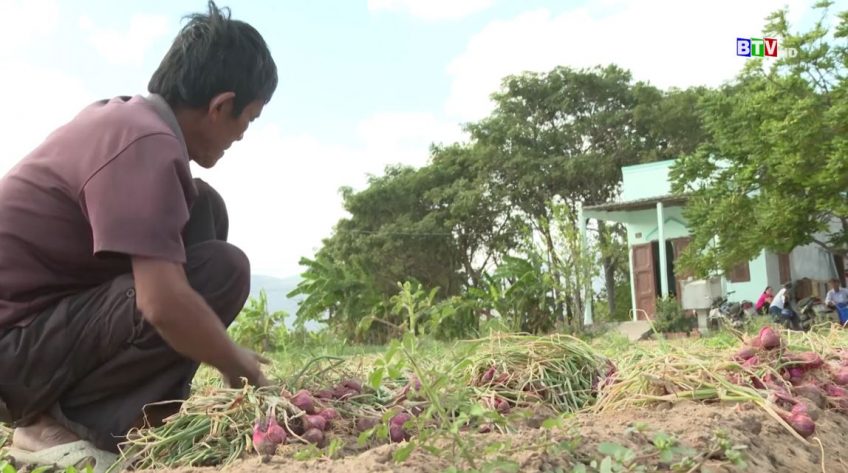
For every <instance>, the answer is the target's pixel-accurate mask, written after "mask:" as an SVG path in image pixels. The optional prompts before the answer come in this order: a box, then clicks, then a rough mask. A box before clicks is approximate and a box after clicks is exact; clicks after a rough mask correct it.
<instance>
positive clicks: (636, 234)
mask: <svg viewBox="0 0 848 473" xmlns="http://www.w3.org/2000/svg"><path fill="white" fill-rule="evenodd" d="M681 210H682V209H681V207H663V217H664V218H665V226H664V227H663V231H664V232H665V235H663V236H664V237H665V239H666V240H671V239H672V238H680V237H685V236H687V235H689V230H688V229H687V228H686V219H684V218H683V214H682V212H681ZM628 220H629V221H630V222H631V223H628V224H627V225H626V227H627V243H628V244H629V245H630V246H633V245H641V244H642V243H648V242H650V241H655V240H657V239H658V238H659V236H658V235H657V231H658V230H659V227H658V225H657V209H656V208H653V209H650V210H634V211H631V212H628Z"/></svg>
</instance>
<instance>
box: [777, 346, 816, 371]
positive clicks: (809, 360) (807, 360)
mask: <svg viewBox="0 0 848 473" xmlns="http://www.w3.org/2000/svg"><path fill="white" fill-rule="evenodd" d="M784 358H785V359H786V360H787V361H790V362H792V365H793V367H797V368H801V369H803V370H812V369H816V368H820V367H821V366H822V365H823V364H824V360H822V357H820V356H819V354H818V353H815V352H811V351H808V352H804V353H787V354H785V355H784Z"/></svg>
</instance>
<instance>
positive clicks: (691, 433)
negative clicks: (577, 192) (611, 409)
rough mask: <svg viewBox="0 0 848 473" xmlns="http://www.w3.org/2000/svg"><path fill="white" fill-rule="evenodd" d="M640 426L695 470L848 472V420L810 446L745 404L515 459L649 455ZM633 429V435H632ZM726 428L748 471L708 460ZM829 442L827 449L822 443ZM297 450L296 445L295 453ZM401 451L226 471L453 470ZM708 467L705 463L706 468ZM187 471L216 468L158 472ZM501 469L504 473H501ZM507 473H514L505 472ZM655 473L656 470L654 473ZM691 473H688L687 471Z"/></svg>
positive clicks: (638, 418) (615, 417)
mask: <svg viewBox="0 0 848 473" xmlns="http://www.w3.org/2000/svg"><path fill="white" fill-rule="evenodd" d="M637 423H644V424H646V426H647V427H648V428H647V431H646V433H647V434H648V436H650V434H651V433H653V432H657V431H662V432H665V433H667V434H669V435H672V436H674V437H676V438H677V439H679V440H680V442H681V444H683V445H684V446H687V447H691V448H693V449H694V450H696V451H697V452H699V454H700V458H699V464H698V465H695V466H694V469H690V470H689V471H693V472H695V471H711V472H730V471H747V472H755V473H760V472H762V473H766V472H787V473H789V472H819V471H824V472H831V473H834V472H848V445H846V441H845V439H846V432H848V416H845V415H842V414H838V413H834V412H832V411H830V412H825V413H823V415H822V417H821V418H820V419H819V420H818V421H817V423H816V425H817V429H818V430H817V432H816V434H815V435H814V436H813V437H811V438H810V442H809V444H808V445H803V444H801V443H800V442H799V440H797V439H796V438H795V437H794V436H793V435H791V434H790V433H789V432H787V431H786V430H785V429H784V428H783V427H782V426H781V425H780V424H779V423H778V422H777V421H775V420H774V419H772V418H770V417H769V416H768V415H767V414H766V413H764V412H763V411H761V410H758V409H756V408H753V407H750V408H743V407H742V405H737V406H733V405H727V404H725V405H719V404H713V405H704V404H697V403H694V402H684V403H680V404H677V405H675V406H674V407H670V408H665V409H656V410H645V409H640V410H635V411H632V412H627V413H614V414H603V415H594V414H583V415H580V416H578V417H577V419H576V425H577V428H578V429H579V438H581V440H582V441H581V442H580V445H579V446H577V447H576V448H574V449H573V450H571V451H544V450H543V449H540V448H530V449H525V450H519V451H517V452H514V453H512V454H511V455H510V458H511V459H512V460H513V461H514V462H515V463H517V466H518V469H517V470H513V471H521V472H536V471H538V472H548V471H563V472H570V471H572V469H573V465H574V464H575V460H578V461H583V462H587V463H588V461H589V459H592V458H594V459H600V458H601V457H602V456H603V455H600V454H599V453H598V452H597V446H598V445H599V444H600V443H601V442H613V443H616V444H619V445H622V446H625V447H628V448H630V449H632V450H633V451H635V452H640V451H648V450H650V449H646V448H645V447H649V445H648V439H647V438H646V437H645V436H641V435H639V434H636V433H633V432H632V431H629V429H628V427H632V426H634V425H636V424H637ZM631 430H632V429H631ZM719 430H724V431H726V432H727V434H728V438H729V440H730V441H731V442H732V443H733V444H735V445H742V446H745V447H746V448H745V450H743V455H744V459H745V462H746V463H747V467H746V468H744V469H741V468H737V467H734V466H732V465H731V464H730V463H729V462H728V461H723V460H721V459H709V458H705V457H706V453H707V452H709V451H710V449H711V438H712V437H713V434H714V433H715V432H717V431H719ZM544 435H545V431H543V430H539V429H531V428H526V429H524V430H522V431H521V432H519V433H516V434H511V435H497V434H489V435H477V438H479V440H480V441H481V442H491V441H495V440H497V441H504V442H512V444H513V445H521V444H530V443H532V442H534V441H538V440H540V438H541V437H542V436H544ZM552 437H553V438H552V439H553V440H554V441H563V440H569V439H573V438H574V436H573V435H569V433H568V432H565V431H561V430H554V431H553V434H552ZM819 441H820V442H821V444H820V443H819ZM287 448H291V447H287ZM395 448H397V446H391V445H385V446H381V447H377V448H374V449H371V450H367V451H365V452H360V453H356V454H351V455H348V456H345V457H343V458H340V459H336V460H310V461H298V460H295V459H293V458H292V457H291V452H290V451H286V450H283V451H281V452H280V453H279V454H278V455H277V456H276V457H274V458H273V459H272V460H271V461H270V462H268V463H262V462H261V461H260V459H259V458H258V457H253V458H251V459H248V460H244V461H241V462H239V463H236V464H234V465H231V466H230V467H228V468H226V469H225V471H230V472H234V473H242V472H254V471H255V472H301V471H302V472H307V471H308V472H322V473H347V472H387V471H397V472H409V473H411V472H441V471H444V470H445V469H446V468H447V467H449V466H450V465H449V462H448V461H447V460H445V459H444V458H439V457H437V456H433V455H429V454H427V453H426V452H423V451H417V452H415V453H413V454H412V456H411V457H410V458H409V459H408V460H407V461H406V462H404V463H402V464H397V463H394V462H393V460H392V451H393V450H394V449H395ZM701 461H702V462H701ZM639 464H641V465H645V466H647V467H649V468H650V467H655V468H657V469H658V470H659V471H673V470H670V469H669V468H668V465H664V464H662V463H661V462H660V461H659V459H658V458H657V457H656V455H654V456H653V457H651V456H648V457H647V458H643V459H641V461H640V462H639ZM157 471H159V472H160V473H164V472H165V471H169V472H180V473H195V472H196V473H201V472H203V473H205V472H211V471H217V469H215V468H184V469H180V470H157ZM493 471H498V470H493ZM504 471H506V470H504ZM648 471H650V470H648ZM682 471H686V470H682Z"/></svg>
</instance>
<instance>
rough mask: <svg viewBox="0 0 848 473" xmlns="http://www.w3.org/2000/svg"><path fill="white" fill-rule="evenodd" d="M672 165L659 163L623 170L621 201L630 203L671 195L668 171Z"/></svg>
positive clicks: (670, 162) (669, 162) (628, 167)
mask: <svg viewBox="0 0 848 473" xmlns="http://www.w3.org/2000/svg"><path fill="white" fill-rule="evenodd" d="M672 163H674V161H659V162H656V163H647V164H638V165H636V166H627V167H624V168H621V175H622V176H621V177H622V182H621V200H622V201H623V202H629V201H631V200H639V199H647V198H649V197H658V196H661V195H668V194H671V184H670V183H669V182H668V169H669V167H671V165H672Z"/></svg>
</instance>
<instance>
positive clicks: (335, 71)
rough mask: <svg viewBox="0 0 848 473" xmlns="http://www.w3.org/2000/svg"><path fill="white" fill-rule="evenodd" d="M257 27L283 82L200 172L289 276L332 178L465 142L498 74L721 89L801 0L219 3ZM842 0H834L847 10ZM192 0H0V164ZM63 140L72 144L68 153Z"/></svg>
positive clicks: (136, 70) (249, 236) (199, 6)
mask: <svg viewBox="0 0 848 473" xmlns="http://www.w3.org/2000/svg"><path fill="white" fill-rule="evenodd" d="M217 3H218V5H219V6H228V7H230V9H231V11H232V16H233V18H235V19H239V20H243V21H246V22H248V23H250V24H252V25H253V26H254V27H256V29H257V30H258V31H259V32H260V33H261V34H262V35H263V37H264V38H265V40H266V42H267V43H268V46H269V48H270V50H271V53H272V55H273V56H274V59H275V61H276V63H277V67H278V71H279V77H280V81H279V86H278V88H277V90H276V93H275V95H274V97H273V99H272V101H271V102H270V103H269V104H268V105H267V106H266V107H265V110H264V111H263V113H262V116H261V118H260V119H258V120H257V121H256V122H254V123H253V124H252V125H251V128H250V129H249V130H248V131H247V133H246V134H245V137H244V139H243V140H242V141H241V142H238V143H236V144H234V145H233V147H232V148H231V149H230V151H229V152H228V153H227V155H225V157H224V158H223V159H222V160H221V161H220V162H219V163H218V165H216V166H215V167H214V168H212V169H209V170H205V169H201V168H199V167H197V166H194V165H193V168H192V170H193V172H194V175H195V176H196V177H200V178H202V179H204V180H206V181H207V182H209V183H210V184H212V186H214V187H215V188H216V189H218V191H219V192H220V193H221V194H222V195H223V197H224V199H225V200H226V202H227V206H228V209H229V214H230V241H231V242H232V243H234V244H236V245H237V246H239V247H240V248H242V249H243V250H244V251H245V252H246V253H247V255H248V256H249V257H250V260H251V265H252V269H253V272H254V273H259V274H267V275H272V276H277V277H286V276H290V275H294V274H298V273H300V272H301V271H302V269H303V268H301V267H299V266H298V261H299V260H300V258H301V257H303V256H306V257H311V256H312V255H314V253H315V252H316V251H317V250H318V249H319V248H320V245H321V240H322V239H323V238H325V237H328V236H330V235H331V233H332V228H333V225H334V224H335V223H336V222H337V221H338V220H339V219H340V218H343V217H344V216H345V215H346V213H345V211H344V209H343V208H342V201H341V196H340V194H339V192H338V191H339V188H340V187H342V186H351V187H353V188H354V189H362V188H363V187H364V186H365V184H366V182H367V178H368V176H369V175H380V174H382V171H383V169H384V168H385V166H387V165H390V164H397V163H403V164H408V165H413V166H422V165H425V164H426V163H427V159H428V151H429V147H430V145H431V144H432V143H452V142H456V141H462V140H464V139H465V136H464V134H463V132H462V125H463V124H464V123H468V122H471V121H475V120H478V119H480V118H483V117H485V116H486V115H487V114H488V112H490V111H491V109H492V106H491V103H490V101H489V95H490V94H491V93H492V92H494V91H496V90H497V88H498V86H499V83H500V80H501V79H502V78H503V77H504V76H506V75H508V74H516V73H520V72H522V71H547V70H550V69H552V68H553V67H555V66H557V65H564V66H570V67H574V68H581V67H591V66H595V65H605V64H609V63H615V64H618V65H620V66H622V67H624V68H627V69H629V70H630V71H631V72H632V74H633V76H634V79H636V80H642V81H647V82H650V83H652V84H654V85H655V86H658V87H661V88H669V87H681V88H682V87H688V86H693V85H707V86H717V85H720V84H721V83H722V82H724V81H727V80H731V79H732V78H733V77H734V76H735V74H736V73H737V72H738V71H739V69H740V68H741V67H742V66H743V64H744V62H745V61H746V60H748V59H746V58H742V57H737V56H736V54H735V42H736V38H737V37H758V36H760V33H761V31H762V27H763V25H764V23H765V17H766V16H767V15H768V14H769V13H770V12H772V11H774V10H776V9H778V8H781V7H783V6H788V7H789V12H790V21H791V24H793V25H799V26H800V27H803V26H804V25H809V24H810V22H811V21H813V20H814V19H815V17H813V16H812V15H811V5H812V3H813V2H812V1H802V0H786V1H775V0H771V1H769V0H746V1H740V0H733V1H726V0H717V1H711V2H707V1H689V0H596V1H586V0H584V1H571V0H558V1H557V0H311V1H302V0H298V1H295V0H276V1H274V0H229V1H226V0H219V1H218V2H217ZM846 3H848V0H844V1H842V2H837V5H835V6H834V7H833V10H834V11H841V10H843V9H845V7H846V5H845V4H846ZM205 8H206V3H205V1H201V0H191V1H187V0H144V1H141V0H122V1H120V2H116V1H114V0H64V1H59V0H0V11H2V13H3V14H4V20H5V21H4V27H3V28H2V29H0V66H2V67H0V93H2V94H3V105H4V107H3V109H4V110H3V112H2V113H0V141H1V142H2V143H3V149H2V152H0V175H2V174H5V172H6V171H7V170H8V169H9V168H11V167H12V166H13V165H14V164H15V162H17V161H18V160H20V159H21V158H23V157H24V156H25V155H26V154H27V153H28V152H29V151H31V150H32V149H33V148H34V147H35V146H37V145H38V144H39V143H40V142H41V140H43V139H44V138H45V137H46V136H47V135H48V134H49V133H50V132H51V131H53V130H54V129H55V128H56V127H58V126H60V125H62V124H63V123H65V122H67V121H68V120H70V119H71V118H72V117H73V116H74V115H75V114H76V113H77V112H78V111H79V110H81V109H82V108H83V107H85V106H86V105H88V104H89V103H91V102H93V101H95V100H98V99H102V98H109V97H114V96H118V95H136V94H145V93H146V92H147V82H148V80H149V78H150V75H151V74H152V73H153V71H154V70H155V69H156V67H157V66H158V64H159V61H160V60H161V58H162V56H163V55H164V54H165V52H166V51H167V50H168V48H169V46H170V44H171V41H172V40H173V38H174V37H175V35H176V34H177V32H178V31H179V28H180V27H181V25H183V24H184V22H183V20H182V19H183V17H184V16H185V15H186V14H190V13H193V12H198V11H204V10H205ZM70 152H72V150H69V153H70Z"/></svg>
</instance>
